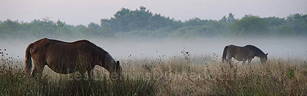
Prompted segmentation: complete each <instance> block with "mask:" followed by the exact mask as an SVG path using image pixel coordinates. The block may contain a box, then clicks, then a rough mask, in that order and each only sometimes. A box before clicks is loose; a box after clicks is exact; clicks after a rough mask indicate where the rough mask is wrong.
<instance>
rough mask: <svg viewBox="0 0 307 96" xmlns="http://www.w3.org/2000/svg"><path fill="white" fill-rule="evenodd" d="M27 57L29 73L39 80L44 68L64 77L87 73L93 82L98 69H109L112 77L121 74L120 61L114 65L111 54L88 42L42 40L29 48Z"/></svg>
mask: <svg viewBox="0 0 307 96" xmlns="http://www.w3.org/2000/svg"><path fill="white" fill-rule="evenodd" d="M25 57H26V60H25V63H26V66H25V71H26V73H28V74H29V75H31V76H35V77H36V76H37V77H39V78H40V77H41V75H42V71H43V69H44V67H45V65H47V66H48V67H49V68H50V69H52V70H53V71H55V72H57V73H61V74H68V73H73V72H80V73H81V74H82V75H83V74H84V73H85V72H87V74H88V77H89V78H92V75H93V72H92V70H93V68H94V67H95V65H99V66H101V67H104V68H105V69H107V70H108V71H109V72H110V74H111V75H110V76H112V77H113V76H120V74H121V67H120V65H119V61H115V60H114V59H113V58H112V56H111V55H110V54H109V53H108V52H106V51H105V50H103V49H102V48H100V47H98V46H96V45H95V44H93V43H91V42H89V41H87V40H80V41H75V42H63V41H58V40H52V39H47V38H44V39H40V40H38V41H35V42H34V43H31V44H30V45H29V46H28V47H27V49H26V56H25ZM32 61H33V63H34V69H33V71H32ZM31 71H32V73H31Z"/></svg>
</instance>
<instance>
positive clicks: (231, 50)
mask: <svg viewBox="0 0 307 96" xmlns="http://www.w3.org/2000/svg"><path fill="white" fill-rule="evenodd" d="M267 55H268V53H266V54H265V53H264V52H263V51H261V50H260V49H259V48H257V47H256V46H253V45H246V46H244V47H240V46H235V45H228V46H225V48H224V51H223V57H222V61H223V62H224V61H225V60H226V62H228V63H229V64H231V59H232V57H234V58H235V59H237V60H238V61H243V63H245V62H246V61H248V63H250V62H251V61H252V59H253V58H254V57H255V56H257V57H259V58H260V61H261V63H265V62H266V61H267Z"/></svg>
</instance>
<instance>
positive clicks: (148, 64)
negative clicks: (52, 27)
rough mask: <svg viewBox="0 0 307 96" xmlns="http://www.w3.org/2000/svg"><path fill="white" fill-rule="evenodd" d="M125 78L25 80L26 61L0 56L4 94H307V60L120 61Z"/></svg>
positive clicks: (99, 72) (47, 74) (49, 75)
mask: <svg viewBox="0 0 307 96" xmlns="http://www.w3.org/2000/svg"><path fill="white" fill-rule="evenodd" d="M121 62H122V67H123V73H124V79H122V80H110V79H109V78H108V72H106V71H105V70H104V69H103V68H100V67H96V68H95V74H94V75H95V78H94V79H93V80H88V79H87V78H86V77H81V76H80V74H78V73H75V74H69V75H60V74H57V73H54V72H52V71H51V70H50V69H48V68H47V67H46V68H45V71H44V76H43V78H42V79H35V78H30V77H28V76H26V75H25V74H24V72H23V68H22V67H23V66H20V65H23V61H22V60H20V59H16V58H13V57H9V56H6V54H4V55H3V56H1V60H0V65H1V67H0V95H1V96H21V95H26V96H33V95H36V96H41V95H42V96H51V95H52V96H54V95H57V96H101V95H108V96H109V95H111V96H122V95H128V96H131V95H133V96H149V95H158V96H168V95H175V96H178V95H179V96H186V95H192V96H195V95H240V96H285V95H288V96H289V95H291V96H306V95H307V62H306V61H304V60H292V59H291V60H290V59H289V60H282V59H278V58H275V59H274V58H271V59H270V60H269V61H268V62H267V64H259V62H258V61H257V60H255V62H252V64H241V63H239V62H234V63H235V64H234V67H230V66H229V65H228V64H224V63H221V62H220V59H219V58H218V57H216V56H198V57H192V56H190V55H189V54H182V55H180V56H172V57H163V56H161V57H160V58H156V59H136V58H131V59H127V60H122V61H121Z"/></svg>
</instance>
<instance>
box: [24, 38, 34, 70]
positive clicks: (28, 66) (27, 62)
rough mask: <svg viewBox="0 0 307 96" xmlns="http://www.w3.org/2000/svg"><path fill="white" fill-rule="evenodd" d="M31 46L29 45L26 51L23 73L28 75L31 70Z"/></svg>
mask: <svg viewBox="0 0 307 96" xmlns="http://www.w3.org/2000/svg"><path fill="white" fill-rule="evenodd" d="M32 46H33V44H30V45H29V46H28V47H27V49H26V56H25V57H26V60H25V72H26V73H28V74H30V73H31V69H32V60H31V53H30V50H31V48H32Z"/></svg>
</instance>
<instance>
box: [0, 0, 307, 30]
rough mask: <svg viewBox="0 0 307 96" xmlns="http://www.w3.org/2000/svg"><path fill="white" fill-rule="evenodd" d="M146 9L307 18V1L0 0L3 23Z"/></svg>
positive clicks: (175, 14)
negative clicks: (305, 15) (4, 21)
mask: <svg viewBox="0 0 307 96" xmlns="http://www.w3.org/2000/svg"><path fill="white" fill-rule="evenodd" d="M140 6H145V7H146V8H147V9H149V10H150V11H152V12H153V13H160V14H161V15H164V16H169V17H172V18H174V19H177V20H188V19H191V18H195V17H199V18H201V19H220V18H222V17H223V16H225V15H227V14H228V13H233V14H234V15H235V17H236V18H241V17H242V16H244V15H246V14H252V15H256V16H261V17H268V16H278V17H286V16H288V15H290V14H294V13H301V14H307V0H0V20H6V19H12V20H18V21H25V22H29V21H32V20H34V19H42V18H49V19H50V20H61V21H64V22H66V23H67V24H73V25H78V24H84V25H87V24H88V23H90V22H95V23H98V24H99V23H100V19H102V18H110V17H112V16H113V15H114V14H115V13H116V12H117V11H118V10H120V9H121V8H129V9H133V10H134V9H136V8H139V7H140Z"/></svg>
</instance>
